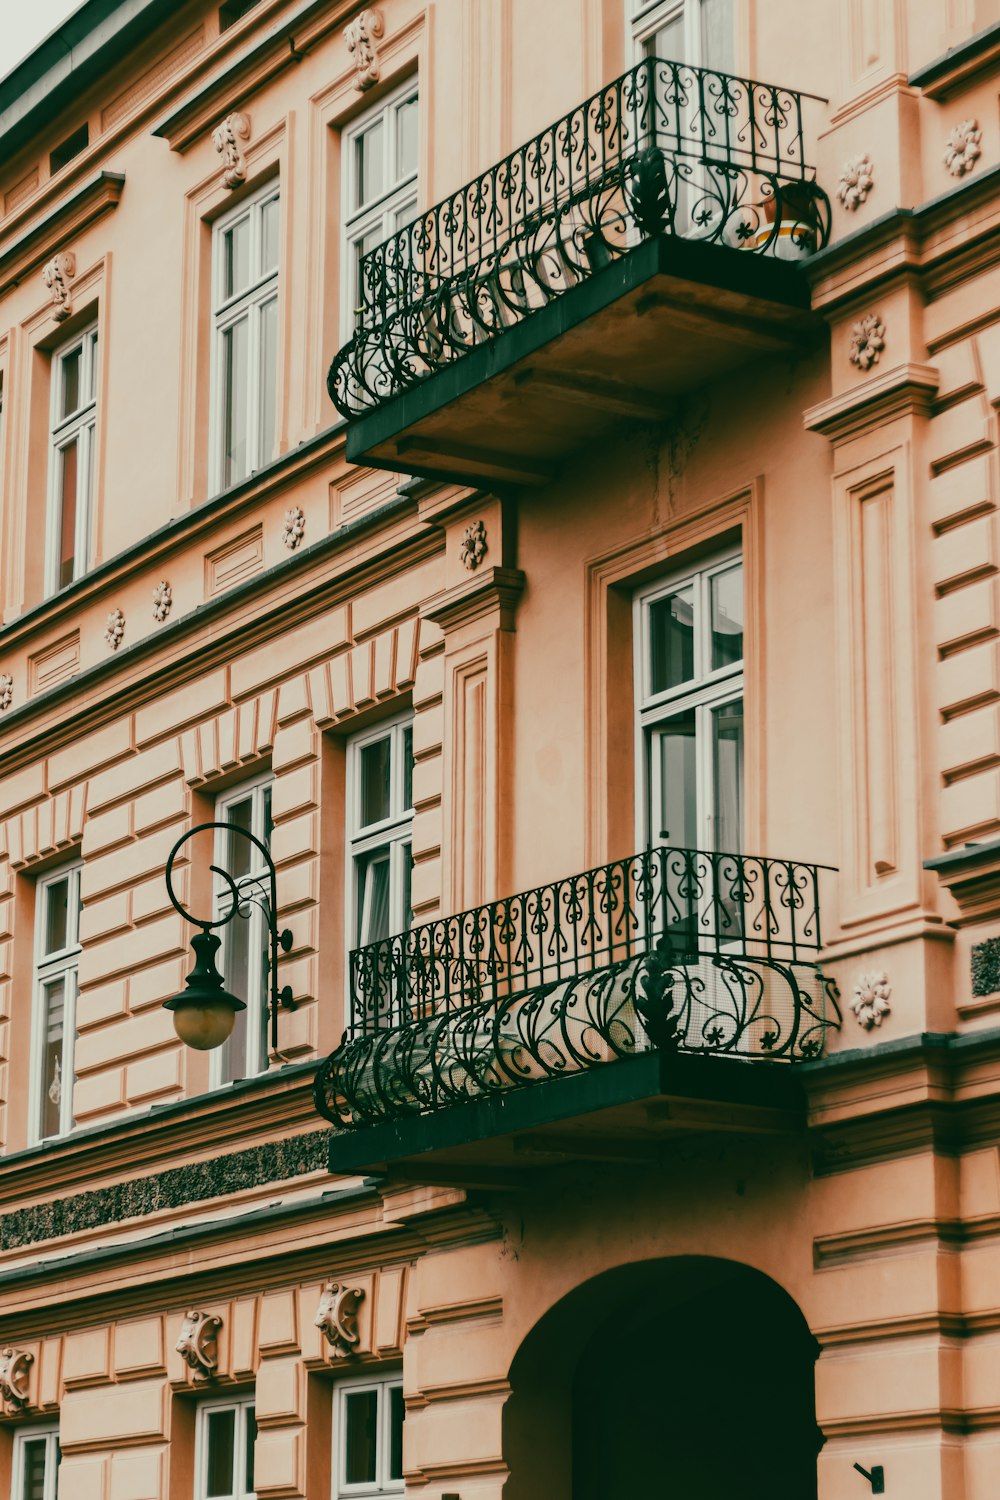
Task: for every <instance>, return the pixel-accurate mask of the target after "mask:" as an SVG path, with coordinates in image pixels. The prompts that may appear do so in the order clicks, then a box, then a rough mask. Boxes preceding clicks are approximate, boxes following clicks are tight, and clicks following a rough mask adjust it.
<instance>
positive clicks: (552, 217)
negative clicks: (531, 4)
mask: <svg viewBox="0 0 1000 1500" xmlns="http://www.w3.org/2000/svg"><path fill="white" fill-rule="evenodd" d="M809 97H811V96H809V95H804V94H799V93H796V92H795V91H794V90H792V89H784V88H777V87H775V86H773V85H771V84H766V83H757V82H755V81H753V80H751V79H745V78H736V77H734V76H732V75H731V74H728V73H716V72H712V71H711V70H709V69H707V68H695V67H690V66H689V65H687V64H686V63H675V62H668V61H665V60H663V59H661V58H652V57H650V58H645V59H643V61H642V62H640V63H638V64H637V65H636V66H635V67H633V68H630V69H629V71H628V72H627V73H625V74H623V75H622V77H621V78H618V79H616V80H615V81H614V83H609V84H607V85H606V87H604V88H602V89H601V90H600V91H599V92H598V93H596V94H594V96H593V97H592V98H590V99H588V100H586V101H585V102H584V103H583V104H580V105H578V106H577V107H576V108H575V109H573V110H571V111H570V113H569V114H567V115H564V116H563V117H562V119H560V120H557V121H556V123H555V124H554V125H551V126H550V127H549V128H548V129H547V130H544V131H543V132H542V133H541V134H540V135H537V136H535V137H534V138H533V139H532V140H530V141H528V142H527V143H526V144H525V145H523V146H521V147H519V148H518V149H517V150H516V151H512V152H511V153H510V155H509V156H506V157H504V159H503V160H502V161H500V162H497V164H496V165H495V166H493V167H490V168H489V170H488V171H486V172H483V173H482V174H481V175H480V176H479V177H477V178H476V179H475V180H474V181H473V182H470V183H468V184H467V185H466V186H465V187H463V188H460V189H459V190H458V191H457V192H455V193H452V194H451V196H450V197H448V198H445V199H444V200H443V201H442V202H440V203H438V204H436V205H435V206H434V207H433V208H430V209H427V210H426V212H424V213H421V214H419V215H418V216H417V218H416V219H414V220H413V221H412V222H411V223H410V224H408V225H406V227H405V228H403V229H400V230H399V231H398V232H397V233H396V234H394V235H392V236H391V238H389V239H387V240H385V241H384V242H383V243H382V244H380V245H377V246H376V247H375V248H374V249H372V250H370V251H369V252H368V253H367V254H366V255H365V256H364V257H363V258H362V260H361V266H360V278H359V279H360V287H359V295H360V299H361V306H360V307H359V308H358V309H357V330H356V332H355V335H354V337H353V339H352V340H351V342H350V343H349V344H347V345H346V346H345V347H344V348H343V349H341V350H340V352H339V353H338V355H337V356H336V358H335V359H334V361H333V364H332V366H331V368H330V373H329V377H328V382H327V383H328V387H329V391H330V396H331V398H332V400H333V401H334V403H335V405H336V406H337V408H338V410H339V411H340V412H341V413H342V414H343V415H344V416H346V417H352V416H357V415H359V414H360V413H362V412H364V411H367V410H370V409H372V408H374V407H376V406H378V405H380V404H381V403H382V402H384V401H387V400H389V399H390V398H391V397H393V396H396V395H398V394H399V393H400V392H401V391H404V390H407V389H408V388H409V387H411V386H412V385H414V384H415V383H416V382H418V381H420V380H422V379H424V378H425V377H426V376H428V375H431V374H433V373H434V372H435V371H437V370H440V369H443V368H444V367H445V366H447V365H449V364H451V363H452V362H453V361H454V360H456V359H458V358H460V357H461V356H462V355H463V354H465V353H466V352H467V351H468V350H470V349H472V348H474V347H475V346H476V345H478V344H482V343H483V342H485V341H487V340H490V339H493V338H495V337H497V336H498V335H499V334H500V333H502V332H503V331H504V330H505V329H507V328H510V327H512V326H514V325H515V324H517V323H520V322H521V321H523V319H525V318H527V317H530V315H531V314H532V313H533V312H534V311H536V310H537V309H538V308H540V307H542V306H544V305H545V304H546V303H548V302H550V301H552V300H553V298H556V297H559V296H561V295H562V294H563V293H564V292H566V291H568V290H569V289H570V288H571V287H573V286H576V285H578V284H579V283H580V282H582V281H585V280H586V279H587V278H588V277H591V276H593V275H594V274H595V273H596V272H598V271H600V270H601V269H603V268H604V267H605V266H607V265H610V264H611V263H612V262H613V261H614V260H616V259H618V258H619V257H620V256H623V255H625V254H626V253H627V252H628V251H629V250H631V249H634V248H635V247H636V246H637V245H638V244H640V243H641V242H642V241H643V240H646V239H651V238H653V237H655V236H657V235H660V234H664V233H669V234H681V235H685V236H690V237H694V238H697V239H699V240H704V241H706V242H714V243H718V244H723V245H728V246H731V247H733V248H734V249H739V250H740V251H742V252H743V253H746V252H757V253H767V252H770V253H772V254H777V255H780V256H783V257H785V258H798V257H799V256H801V255H803V254H808V253H809V252H810V251H811V250H813V249H818V248H819V247H820V246H822V245H825V244H826V241H827V238H828V236H829V228H830V206H829V200H828V199H827V197H826V195H825V193H823V191H822V190H821V189H820V188H819V187H818V186H817V184H816V181H815V169H814V168H813V167H811V166H808V165H807V164H806V161H805V157H804V143H803V99H807V98H809Z"/></svg>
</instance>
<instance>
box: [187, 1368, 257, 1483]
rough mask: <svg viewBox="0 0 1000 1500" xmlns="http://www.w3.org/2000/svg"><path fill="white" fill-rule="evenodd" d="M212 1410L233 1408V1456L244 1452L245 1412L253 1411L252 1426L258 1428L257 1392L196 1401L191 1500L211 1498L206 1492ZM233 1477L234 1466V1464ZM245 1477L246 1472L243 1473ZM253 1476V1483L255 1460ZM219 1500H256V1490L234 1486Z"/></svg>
mask: <svg viewBox="0 0 1000 1500" xmlns="http://www.w3.org/2000/svg"><path fill="white" fill-rule="evenodd" d="M213 1411H234V1412H235V1413H236V1420H235V1422H234V1424H233V1455H234V1459H235V1457H236V1456H237V1455H238V1454H244V1455H245V1454H246V1452H247V1413H248V1412H251V1411H252V1412H253V1414H254V1428H255V1431H256V1427H257V1415H256V1414H257V1393H256V1391H254V1393H253V1394H252V1395H249V1396H239V1395H235V1394H234V1395H232V1396H218V1397H212V1398H211V1399H209V1400H205V1401H199V1402H198V1407H197V1412H196V1417H195V1432H194V1497H193V1500H212V1497H211V1496H209V1494H208V1472H207V1471H208V1416H209V1414H210V1413H211V1412H213ZM233 1468H234V1478H235V1471H236V1465H235V1463H234V1466H233ZM243 1477H244V1479H246V1477H247V1476H246V1473H245V1471H244V1475H243ZM254 1478H255V1482H256V1461H255V1463H254ZM218 1500H257V1491H256V1489H247V1488H246V1487H245V1486H244V1488H243V1489H235V1488H234V1489H233V1491H232V1493H231V1495H228V1496H219V1497H218Z"/></svg>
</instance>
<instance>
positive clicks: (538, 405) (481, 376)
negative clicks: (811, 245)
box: [347, 234, 822, 485]
mask: <svg viewBox="0 0 1000 1500" xmlns="http://www.w3.org/2000/svg"><path fill="white" fill-rule="evenodd" d="M821 336H822V331H821V325H820V324H819V321H818V320H817V319H816V318H815V317H814V315H813V314H812V313H811V312H810V309H809V292H808V288H807V286H806V283H805V280H804V278H803V277H802V274H801V271H800V269H799V267H798V266H797V265H796V264H794V263H793V262H790V261H786V260H781V259H778V258H776V257H775V256H772V255H760V254H751V253H749V252H747V251H742V250H738V249H733V248H730V247H729V246H726V245H716V244H707V243H703V242H700V241H698V240H697V239H691V238H684V237H680V236H677V235H671V234H662V235H659V236H657V237H656V238H653V239H650V240H647V241H645V242H644V243H642V244H640V245H638V246H636V248H635V249H634V250H631V251H629V252H628V254H626V255H624V256H622V257H621V259H619V260H617V261H615V262H614V263H613V264H611V265H609V266H607V267H605V268H604V269H603V270H601V271H599V272H597V273H596V274H594V275H593V276H591V277H590V278H589V279H588V280H586V281H583V282H581V283H580V284H579V285H578V286H575V287H572V288H570V289H569V290H567V291H565V292H564V293H563V294H562V295H560V296H559V297H557V298H555V299H554V300H552V301H551V302H549V303H548V304H547V305H545V306H543V307H539V308H538V309H537V310H535V311H534V312H532V313H531V315H530V316H529V317H526V318H524V319H523V321H521V322H519V323H517V324H515V325H514V326H512V327H510V328H507V329H505V330H503V331H502V332H500V333H498V334H496V335H495V336H494V337H492V338H490V339H489V340H485V339H484V342H483V343H481V344H479V345H478V346H477V347H474V348H471V349H469V350H468V351H467V352H465V353H463V354H462V355H461V357H459V358H457V359H455V360H454V361H453V363H451V364H449V365H447V366H446V367H445V368H443V369H441V370H438V371H437V372H436V373H434V374H430V375H428V376H426V377H425V378H424V379H422V380H420V381H418V382H417V383H416V384H415V385H413V386H412V387H411V388H410V389H409V390H407V391H405V392H404V393H403V394H401V395H399V396H396V397H394V398H393V399H391V400H388V401H386V402H384V403H383V404H382V405H380V406H378V407H377V408H376V409H375V410H372V411H370V412H368V413H366V414H364V415H362V416H360V417H358V418H356V419H355V420H354V421H353V422H352V423H351V425H350V427H349V429H348V434H347V459H348V461H349V462H350V463H355V464H367V465H371V466H374V467H376V468H386V469H392V470H403V471H405V472H407V473H411V474H419V475H425V476H427V477H432V478H441V479H448V480H452V481H455V482H465V483H472V484H484V483H489V484H495V485H505V484H517V485H543V484H546V483H548V482H549V481H550V480H551V479H552V478H553V477H554V476H555V474H556V473H557V472H558V470H559V468H560V466H561V465H562V464H564V463H565V462H566V460H567V459H569V458H571V457H572V456H573V455H574V454H576V453H578V452H580V451H581V450H582V449H584V448H585V447H587V446H589V445H590V444H592V443H595V442H601V441H603V440H606V439H608V438H609V437H611V436H612V435H613V434H615V433H617V432H620V431H621V430H623V428H624V427H625V426H626V425H627V424H629V423H650V422H660V421H665V420H669V418H670V416H671V414H672V412H673V410H674V407H675V402H676V399H677V397H678V396H680V395H682V394H685V393H687V392H690V391H691V390H692V389H694V388H697V387H699V386H703V385H705V384H706V383H707V382H709V381H711V380H713V379H715V378H716V377H718V376H720V375H724V374H728V373H729V372H731V371H734V370H738V369H739V368H741V367H744V366H748V367H749V366H753V365H754V364H755V363H757V362H759V361H760V360H761V359H762V358H769V357H771V356H775V355H777V356H788V355H799V354H802V353H804V352H806V351H808V350H809V349H810V348H812V347H814V346H815V345H816V343H817V340H818V339H819V338H820V337H821Z"/></svg>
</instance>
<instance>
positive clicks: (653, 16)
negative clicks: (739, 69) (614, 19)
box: [630, 0, 736, 73]
mask: <svg viewBox="0 0 1000 1500" xmlns="http://www.w3.org/2000/svg"><path fill="white" fill-rule="evenodd" d="M630 5H631V33H632V50H633V55H634V58H635V61H636V62H638V61H639V59H640V58H641V57H662V58H666V59H667V60H668V61H670V62H682V63H691V64H693V66H695V67H698V68H715V69H716V70H717V71H718V72H721V73H731V72H732V71H733V69H734V67H735V66H736V45H735V31H736V16H735V0H630Z"/></svg>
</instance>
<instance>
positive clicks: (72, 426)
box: [44, 323, 97, 598]
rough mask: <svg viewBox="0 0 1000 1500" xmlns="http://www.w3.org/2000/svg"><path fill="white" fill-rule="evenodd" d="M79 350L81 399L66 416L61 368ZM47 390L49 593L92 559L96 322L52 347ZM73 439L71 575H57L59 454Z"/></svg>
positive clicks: (46, 576)
mask: <svg viewBox="0 0 1000 1500" xmlns="http://www.w3.org/2000/svg"><path fill="white" fill-rule="evenodd" d="M77 350H80V401H79V404H78V406H77V408H76V410H75V411H74V412H73V413H72V414H71V415H70V416H68V417H62V416H60V415H59V411H60V406H61V402H62V392H63V370H64V366H65V362H66V360H67V358H68V357H69V356H70V355H71V354H74V353H75V352H76V351H77ZM50 369H51V380H50V387H51V389H50V391H49V476H48V496H47V500H46V510H45V558H44V592H45V597H46V598H48V597H49V596H50V595H51V594H55V593H58V591H59V590H60V589H61V588H65V587H67V586H68V583H73V582H75V581H76V579H77V578H82V577H83V575H84V574H85V573H86V572H88V570H89V568H90V565H91V548H92V543H93V522H94V469H95V464H96V460H97V453H96V448H97V324H96V323H91V324H90V325H89V326H88V327H87V328H85V329H84V330H83V332H82V333H78V334H75V335H74V336H73V338H71V339H70V340H69V341H68V342H67V343H65V344H60V345H59V347H58V348H56V349H53V351H52V357H51V365H50ZM73 442H76V443H77V470H76V526H75V531H74V536H73V577H72V578H71V579H69V580H68V581H67V584H63V583H61V582H60V580H59V554H60V552H61V550H62V548H61V543H62V507H61V503H60V501H61V496H60V487H61V486H60V480H61V474H62V454H63V452H64V451H65V450H66V449H67V448H68V447H70V446H71V444H72V443H73Z"/></svg>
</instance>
